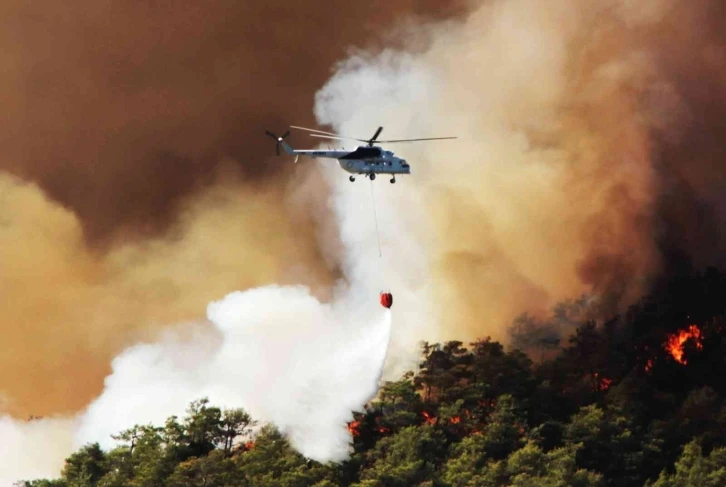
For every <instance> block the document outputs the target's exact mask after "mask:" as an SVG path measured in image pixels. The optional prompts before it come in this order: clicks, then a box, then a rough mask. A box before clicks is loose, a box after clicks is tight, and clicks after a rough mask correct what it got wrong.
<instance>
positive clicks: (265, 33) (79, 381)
mask: <svg viewBox="0 0 726 487" xmlns="http://www.w3.org/2000/svg"><path fill="white" fill-rule="evenodd" d="M414 5H416V6H415V7H414ZM421 5H423V6H421ZM384 7H385V8H384ZM341 8H343V7H341V6H340V5H338V4H336V5H335V7H334V8H333V4H332V3H330V2H316V3H315V5H314V6H313V5H307V6H306V5H302V4H288V3H284V2H264V3H259V4H256V5H252V4H249V3H248V4H239V2H231V1H229V2H222V1H219V2H206V3H205V4H204V5H202V4H199V5H197V4H196V3H193V2H176V3H174V2H170V3H168V4H167V3H163V2H161V3H160V2H151V3H147V4H145V5H144V6H141V5H138V6H130V5H121V3H120V2H101V3H98V2H96V3H88V5H81V4H79V5H78V6H77V7H73V8H67V7H66V8H61V7H54V6H43V7H32V6H29V5H26V4H24V3H21V2H5V3H4V4H3V6H2V7H0V22H2V27H3V29H2V33H1V34H0V36H2V40H3V45H4V46H7V47H6V49H4V51H3V53H2V54H0V56H2V60H1V61H0V62H1V63H2V66H3V73H4V76H3V77H2V81H0V83H2V90H0V93H2V94H1V95H0V96H2V102H3V106H4V110H3V114H2V118H0V128H1V129H2V131H0V137H2V143H3V145H2V146H3V147H4V149H5V150H4V151H3V153H2V156H1V157H0V169H1V170H3V171H4V173H3V174H2V175H1V176H0V222H2V225H0V242H2V246H0V269H2V270H0V273H1V274H0V275H1V276H2V279H0V292H2V295H3V296H5V301H4V303H5V304H4V307H3V313H2V315H1V316H0V330H1V332H2V337H3V344H4V350H3V354H2V356H1V358H0V370H3V372H0V374H2V375H0V389H2V392H3V397H2V399H3V404H4V406H5V407H4V410H5V412H8V413H10V414H12V415H14V416H16V417H24V416H27V415H29V414H35V415H50V414H60V415H70V414H73V413H76V412H80V411H82V409H83V408H84V407H85V406H86V405H88V404H89V403H90V401H91V400H93V399H94V398H95V397H96V396H98V395H99V394H101V392H102V390H103V387H104V384H103V380H104V377H106V376H107V375H108V374H109V373H110V371H111V360H112V359H113V357H114V356H116V355H117V354H119V353H120V352H121V351H122V350H124V349H125V348H126V347H129V346H132V345H133V344H135V343H137V342H138V341H140V340H142V339H143V340H154V339H155V338H157V336H158V332H159V331H160V330H166V329H176V328H179V325H184V324H186V323H190V322H197V323H199V322H204V317H205V310H206V307H207V304H208V303H210V302H212V301H217V300H220V299H222V298H223V297H224V296H226V295H227V294H228V293H231V292H233V291H237V290H241V291H244V290H246V289H250V288H254V287H257V286H263V285H268V284H303V285H307V286H310V287H311V288H312V291H313V293H314V294H315V295H317V296H318V297H319V298H321V299H323V300H327V299H333V302H334V303H335V299H334V298H331V296H333V294H332V286H333V285H334V284H335V283H336V280H337V279H338V278H342V279H343V281H345V282H346V283H347V291H346V293H345V295H346V296H356V299H357V300H361V299H363V301H365V296H368V295H369V294H370V295H371V296H370V298H371V299H373V300H375V299H376V298H377V292H378V291H379V290H380V289H381V288H383V287H388V288H389V289H391V290H392V291H393V293H394V308H393V314H394V319H393V330H392V333H393V341H392V343H391V349H390V351H389V357H388V358H389V369H390V370H391V372H390V373H394V372H395V371H399V370H401V369H402V368H405V366H406V365H407V364H408V363H409V362H407V359H408V358H410V352H411V350H412V349H413V348H414V346H415V342H416V340H419V339H446V338H457V339H464V340H466V339H473V338H475V337H477V336H485V335H492V336H493V337H495V338H500V339H502V338H504V333H503V330H504V327H505V326H506V325H507V324H508V323H509V322H510V321H511V319H512V318H514V317H515V316H516V315H518V314H520V313H521V312H524V311H530V312H534V313H544V312H546V310H547V309H548V307H550V306H551V305H553V304H554V303H556V302H557V301H558V300H561V299H564V298H571V297H575V296H577V295H579V294H580V293H584V292H593V293H594V294H595V295H596V297H597V298H599V302H600V303H602V306H603V309H604V310H606V311H608V312H611V311H613V310H617V309H619V308H621V307H622V306H624V305H627V304H628V302H629V301H631V300H632V299H635V298H636V297H637V296H639V295H640V294H641V293H643V292H646V291H647V290H648V288H649V286H651V285H652V283H653V282H654V281H655V280H657V279H658V278H659V277H661V276H664V275H667V274H670V273H672V272H680V271H682V270H684V269H685V268H687V267H688V266H689V265H691V264H695V265H705V264H722V263H723V262H722V261H723V256H724V255H726V254H725V253H724V252H723V250H725V249H724V247H725V246H726V245H725V244H726V241H725V240H724V238H725V236H724V234H723V231H722V230H721V228H722V225H723V222H724V216H725V215H726V201H724V196H723V193H722V190H721V188H723V184H724V170H723V164H724V149H723V147H722V144H721V141H722V140H725V138H726V123H725V122H724V120H726V117H725V116H726V89H725V88H724V86H726V84H724V82H725V81H726V25H724V23H725V21H724V19H726V7H724V6H723V4H722V2H719V1H718V0H693V1H689V2H677V1H675V0H642V1H634V0H607V1H605V2H598V3H597V6H595V4H593V3H588V2H579V1H575V0H558V1H556V2H546V3H545V2H537V1H534V0H496V1H495V0H491V1H480V2H454V1H453V0H452V2H435V1H431V2H424V4H421V3H420V2H411V1H409V2H407V1H403V0H401V1H398V2H392V3H391V2H388V3H385V5H384V4H383V3H381V4H380V5H377V6H371V5H370V4H367V5H366V4H350V5H346V6H345V7H344V8H343V10H341ZM309 9H311V10H309ZM373 34H379V36H373ZM386 45H389V46H390V48H389V49H381V48H382V47H385V46H386ZM352 47H358V48H361V49H362V50H361V49H358V50H357V51H350V49H351V48H352ZM366 47H369V49H363V48H366ZM339 61H340V62H342V63H341V64H336V63H337V62H339ZM316 122H317V123H320V124H324V125H327V126H328V127H332V128H334V129H335V130H337V131H340V132H342V133H344V134H350V135H352V136H354V137H365V136H369V135H372V133H373V132H374V131H375V129H376V127H378V126H379V125H383V126H384V132H383V134H382V135H381V138H383V139H388V138H408V137H429V136H432V137H435V136H450V135H456V136H459V139H458V140H456V141H441V142H431V143H421V144H399V145H395V146H391V149H393V150H395V151H396V153H397V154H399V155H401V156H403V157H405V158H406V159H407V160H408V161H409V162H410V163H411V165H412V172H413V174H412V175H411V176H406V177H399V178H398V183H397V184H396V185H390V184H388V182H387V179H386V178H385V177H380V178H379V179H378V180H376V181H375V182H374V183H373V186H374V191H375V192H374V197H375V206H376V209H377V215H378V226H379V229H380V236H381V244H382V251H383V256H382V257H379V256H378V252H377V248H376V246H377V241H376V234H375V226H374V221H373V201H372V200H371V189H370V186H371V183H370V182H368V181H366V180H364V179H362V178H359V179H358V180H357V181H356V182H355V183H353V184H351V183H349V182H348V180H347V175H346V174H345V173H343V172H342V171H341V170H340V169H339V168H338V167H337V166H336V163H335V162H334V161H331V162H329V163H322V164H318V163H316V162H314V161H309V160H301V161H300V162H299V163H298V164H297V166H294V165H292V164H291V161H290V160H289V159H287V158H279V159H278V158H274V157H269V154H274V152H273V151H274V142H273V141H272V140H271V139H269V138H267V137H265V136H264V130H265V129H268V128H269V129H272V130H273V131H276V132H282V131H284V130H285V129H286V126H287V125H288V124H303V125H308V126H310V125H313V124H315V123H316ZM288 140H289V141H290V143H291V144H292V145H293V146H295V147H300V148H309V147H312V146H313V145H314V143H315V142H318V140H316V139H312V138H309V137H307V136H306V135H305V134H302V133H299V132H297V133H295V134H294V135H293V136H291V137H290V139H288ZM336 145H338V143H336ZM339 295H340V294H338V296H339ZM265 296H266V299H269V296H268V295H265ZM280 296H281V298H280V299H281V301H280V303H279V306H280V307H285V306H286V304H285V301H284V300H283V294H281V295H280ZM348 299H352V298H348ZM293 301H294V300H293ZM293 301H291V302H290V304H289V306H290V309H293V308H295V306H296V304H295V303H296V302H297V301H295V302H293ZM266 306H268V305H267V304H266ZM273 307H274V305H273ZM353 308H355V307H353ZM353 308H351V309H353ZM265 309H266V308H265ZM355 309H357V308H355ZM316 313H317V312H312V311H311V312H310V316H311V317H312V318H311V320H312V321H316V320H317V321H320V320H318V319H317V318H315V316H318V315H317V314H316ZM302 316H303V315H301V320H304V318H302ZM258 319H259V320H262V321H264V317H258ZM337 319H343V318H340V317H339V316H338V318H337ZM323 321H324V320H323ZM353 321H355V320H351V322H353ZM374 321H375V320H374ZM356 322H357V321H356ZM301 326H302V329H303V330H308V331H309V332H315V330H318V329H319V328H316V327H314V326H308V325H305V326H303V325H302V324H301ZM316 326H317V325H316ZM371 326H372V325H371ZM262 329H264V327H263V328H262ZM300 342H304V340H301V341H300ZM232 343H235V342H232ZM227 346H229V343H227ZM407 353H408V354H409V355H407ZM134 356H135V355H134V354H126V355H124V356H123V357H125V359H124V360H118V361H117V367H116V368H115V369H114V375H113V376H111V378H114V377H116V378H118V377H129V376H128V375H127V374H128V373H129V372H128V371H129V370H134V367H137V366H138V365H139V363H133V364H132V363H131V361H130V359H129V357H132V358H133V357H134ZM122 366H123V367H127V368H123V367H122ZM165 373H166V372H165ZM280 373H284V371H283V372H280ZM182 375H183V374H182ZM132 376H133V375H132ZM237 379H238V380H240V381H243V380H246V379H245V377H244V376H237ZM247 379H249V377H247ZM180 380H181V379H180ZM184 381H185V382H183V383H184V384H185V387H189V384H190V382H189V381H188V380H187V379H184ZM119 383H121V382H119V381H118V380H113V379H109V381H108V382H107V384H106V390H105V393H104V395H103V396H101V398H100V399H99V401H98V402H96V403H95V404H96V406H95V407H94V409H93V411H92V412H93V414H90V415H88V416H87V417H86V423H85V427H86V428H89V427H90V426H89V424H90V425H93V424H102V423H103V417H104V416H103V414H107V415H111V414H113V407H112V404H111V403H110V402H109V401H110V400H109V398H113V397H117V396H115V394H121V393H122V392H123V393H124V394H133V383H131V382H129V381H128V380H124V381H122V384H123V388H122V389H118V386H114V384H119ZM180 383H181V382H180ZM191 383H193V382H191ZM231 383H233V381H232V379H230V377H227V376H225V377H224V378H221V379H220V384H223V385H225V386H229V384H231ZM219 387H222V386H219ZM120 391H122V392H120ZM243 396H244V395H242V396H241V397H243ZM149 400H153V397H150V398H149ZM339 403H340V404H345V405H348V404H349V403H348V402H346V401H342V402H339ZM182 407H183V405H182ZM262 409H263V414H267V415H268V416H270V417H275V418H277V419H278V420H279V421H280V422H282V423H285V421H291V420H290V417H292V416H288V417H285V418H282V419H280V417H279V415H277V414H278V412H271V411H264V408H262ZM99 411H100V412H99ZM158 414H164V411H159V412H158ZM276 415H277V416H276ZM89 418H90V419H89ZM128 419H129V420H132V419H133V418H128ZM89 421H91V422H90V423H89ZM94 422H95V423H94ZM114 424H115V423H114ZM2 427H3V426H2V425H1V424H0V428H2ZM12 427H13V428H18V426H17V425H14V426H12ZM48 427H49V428H50V427H53V428H56V429H58V428H60V429H63V428H62V426H59V425H58V424H57V423H52V424H50V423H49V424H48ZM33 428H35V429H34V430H33V431H35V430H38V429H39V428H40V426H38V425H37V424H34V425H33ZM6 429H7V428H6ZM13 431H16V430H13ZM27 431H28V434H34V433H33V432H30V430H27ZM17 437H18V438H20V437H22V434H19V435H17ZM59 437H63V439H61V440H58V441H59V448H58V450H57V451H58V452H60V453H59V455H63V454H65V453H63V452H64V451H65V449H67V447H68V444H69V441H68V439H67V438H66V437H64V436H63V435H60V436H59ZM83 438H84V439H87V438H88V437H83ZM18 441H19V443H21V441H20V440H18ZM328 454H330V455H329V456H331V457H337V455H338V454H339V452H338V451H335V452H332V453H331V452H328ZM325 455H326V454H322V456H323V457H324V456H325ZM0 473H2V472H0ZM0 477H2V476H1V475H0Z"/></svg>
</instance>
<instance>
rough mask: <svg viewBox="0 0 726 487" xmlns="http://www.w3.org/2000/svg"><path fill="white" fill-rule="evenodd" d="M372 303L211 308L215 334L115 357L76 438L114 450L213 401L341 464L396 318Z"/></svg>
mask: <svg viewBox="0 0 726 487" xmlns="http://www.w3.org/2000/svg"><path fill="white" fill-rule="evenodd" d="M373 298H374V299H368V300H364V299H361V297H360V296H355V295H348V296H340V297H339V299H336V304H332V305H331V304H321V303H320V302H319V301H318V300H317V299H316V298H314V297H313V296H311V295H310V294H309V291H308V290H307V289H306V288H303V287H286V288H281V287H278V286H271V287H262V288H257V289H253V290H249V291H246V292H235V293H232V294H230V295H228V296H226V297H225V298H224V299H222V300H221V301H219V302H214V303H211V304H210V305H209V307H208V310H207V314H208V317H209V319H210V320H211V321H212V322H213V323H214V331H216V332H217V333H218V334H219V337H218V338H217V337H215V336H211V335H209V334H208V333H207V334H205V333H203V332H201V331H197V336H196V337H194V339H193V340H189V339H188V338H187V339H179V338H178V337H170V338H168V339H167V340H166V341H163V342H161V343H157V344H146V345H137V346H135V347H133V348H131V349H129V350H127V351H126V352H124V353H123V354H122V355H120V356H119V357H117V358H116V359H115V360H114V363H113V368H114V372H113V374H111V375H110V376H109V377H108V378H107V379H106V389H105V391H104V394H103V395H102V396H101V397H100V398H99V399H98V400H97V401H95V402H94V403H93V404H92V405H91V406H90V407H89V409H88V411H87V413H86V414H85V415H84V417H83V420H82V426H81V428H80V429H79V432H78V436H77V439H78V441H79V442H80V443H82V442H86V441H99V442H100V443H101V445H102V446H105V447H111V446H112V445H113V441H112V440H111V438H110V435H111V434H114V433H115V432H117V431H120V430H122V429H124V428H128V427H130V426H132V425H133V424H136V423H139V422H141V423H154V424H157V423H161V422H163V421H164V420H165V419H166V417H168V416H169V415H170V414H177V415H180V416H181V415H182V413H183V412H184V408H185V407H186V405H187V404H188V403H189V402H191V401H192V400H194V399H196V398H198V397H201V396H208V397H209V399H210V401H212V402H213V403H214V404H215V405H216V404H219V405H224V406H228V407H237V406H239V405H244V407H245V408H246V409H247V411H249V412H250V413H251V414H252V415H253V416H254V417H255V418H256V419H260V420H263V421H272V422H274V423H275V424H276V425H277V426H278V427H279V428H280V429H281V430H282V431H283V432H284V433H286V434H287V435H288V437H289V438H290V440H291V442H292V444H293V446H294V447H296V448H297V449H298V450H299V451H300V452H301V453H303V454H304V455H306V456H307V457H309V458H313V459H315V460H319V461H331V460H332V461H336V460H343V459H345V458H347V456H348V448H349V440H350V434H349V433H348V432H347V430H346V423H347V422H349V421H352V420H353V416H352V413H351V411H352V410H361V409H362V407H363V405H364V403H365V402H366V401H368V400H370V399H371V398H372V397H373V395H375V392H376V390H377V388H378V379H379V377H380V370H381V368H382V366H383V361H384V359H385V356H386V351H387V347H388V340H389V335H390V329H391V315H390V312H388V311H386V310H384V309H382V308H380V306H379V305H378V303H377V300H376V299H375V296H373ZM366 301H367V302H366ZM215 338H216V339H215Z"/></svg>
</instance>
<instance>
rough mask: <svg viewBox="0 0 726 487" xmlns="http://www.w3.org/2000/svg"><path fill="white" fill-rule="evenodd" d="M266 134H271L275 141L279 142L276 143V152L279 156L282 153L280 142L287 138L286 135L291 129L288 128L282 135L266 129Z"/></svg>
mask: <svg viewBox="0 0 726 487" xmlns="http://www.w3.org/2000/svg"><path fill="white" fill-rule="evenodd" d="M265 134H267V135H269V136H270V137H272V138H273V139H275V142H277V144H276V145H275V153H276V154H277V155H278V156H279V155H280V144H281V143H282V141H283V140H285V137H287V136H288V135H290V131H289V130H288V131H287V132H285V133H284V134H283V135H282V137H278V136H277V135H275V134H273V133H272V132H270V131H269V130H265Z"/></svg>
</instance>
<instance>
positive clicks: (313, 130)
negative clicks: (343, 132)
mask: <svg viewBox="0 0 726 487" xmlns="http://www.w3.org/2000/svg"><path fill="white" fill-rule="evenodd" d="M290 127H292V128H294V129H300V130H307V131H308V132H318V133H320V134H327V135H338V136H339V135H340V134H334V133H332V132H325V131H324V130H316V129H309V128H305V127H299V126H297V125H290Z"/></svg>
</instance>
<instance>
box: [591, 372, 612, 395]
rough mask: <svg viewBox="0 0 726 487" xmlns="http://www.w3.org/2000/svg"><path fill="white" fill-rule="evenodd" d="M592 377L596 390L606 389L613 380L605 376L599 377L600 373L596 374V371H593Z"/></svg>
mask: <svg viewBox="0 0 726 487" xmlns="http://www.w3.org/2000/svg"><path fill="white" fill-rule="evenodd" d="M593 377H594V379H595V390H596V391H607V390H608V389H609V388H610V386H611V385H612V383H613V380H612V379H608V378H607V377H603V378H600V374H598V373H597V372H595V374H594V375H593Z"/></svg>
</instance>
